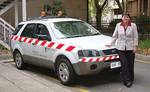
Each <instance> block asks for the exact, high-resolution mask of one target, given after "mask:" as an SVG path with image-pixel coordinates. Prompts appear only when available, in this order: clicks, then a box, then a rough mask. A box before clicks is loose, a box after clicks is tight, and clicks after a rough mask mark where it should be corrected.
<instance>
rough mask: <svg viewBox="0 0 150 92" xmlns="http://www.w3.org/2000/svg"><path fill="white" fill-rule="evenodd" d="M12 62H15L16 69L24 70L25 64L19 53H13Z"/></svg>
mask: <svg viewBox="0 0 150 92" xmlns="http://www.w3.org/2000/svg"><path fill="white" fill-rule="evenodd" d="M14 61H15V64H16V67H17V68H18V69H20V70H21V69H24V68H25V63H24V61H23V58H22V55H21V53H20V52H19V51H16V52H15V53H14Z"/></svg>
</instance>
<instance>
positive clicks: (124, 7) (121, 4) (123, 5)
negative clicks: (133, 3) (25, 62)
mask: <svg viewBox="0 0 150 92" xmlns="http://www.w3.org/2000/svg"><path fill="white" fill-rule="evenodd" d="M115 1H116V3H117V5H118V7H119V9H120V10H121V12H124V11H127V1H128V0H122V2H121V1H120V0H115Z"/></svg>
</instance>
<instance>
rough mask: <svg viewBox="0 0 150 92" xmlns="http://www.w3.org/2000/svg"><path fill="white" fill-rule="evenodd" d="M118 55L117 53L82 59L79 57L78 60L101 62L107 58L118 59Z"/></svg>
mask: <svg viewBox="0 0 150 92" xmlns="http://www.w3.org/2000/svg"><path fill="white" fill-rule="evenodd" d="M118 58H119V56H118V55H114V56H106V57H90V58H88V57H84V58H82V59H80V60H79V61H81V62H103V61H107V60H114V59H118Z"/></svg>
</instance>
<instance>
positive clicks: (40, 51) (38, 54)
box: [32, 24, 53, 67]
mask: <svg viewBox="0 0 150 92" xmlns="http://www.w3.org/2000/svg"><path fill="white" fill-rule="evenodd" d="M39 35H40V36H47V39H39ZM35 37H36V39H38V43H35V44H34V47H33V51H32V53H33V55H34V57H35V58H37V61H36V63H38V64H39V65H42V66H46V67H51V66H52V60H51V58H50V57H51V55H52V54H53V51H52V49H50V48H48V47H46V46H45V45H44V44H43V43H47V42H50V41H51V36H50V33H49V31H48V28H47V27H46V25H44V24H37V26H36V32H35ZM42 42H43V43H42Z"/></svg>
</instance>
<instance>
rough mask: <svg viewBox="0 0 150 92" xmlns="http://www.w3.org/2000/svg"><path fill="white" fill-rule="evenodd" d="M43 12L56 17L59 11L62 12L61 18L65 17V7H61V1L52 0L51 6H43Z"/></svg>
mask: <svg viewBox="0 0 150 92" xmlns="http://www.w3.org/2000/svg"><path fill="white" fill-rule="evenodd" d="M43 11H44V12H46V15H51V16H56V15H57V13H58V12H59V11H61V12H62V14H63V16H64V15H66V10H65V7H64V6H63V4H62V2H61V0H54V1H53V3H52V4H50V5H49V4H45V5H44V7H43Z"/></svg>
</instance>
